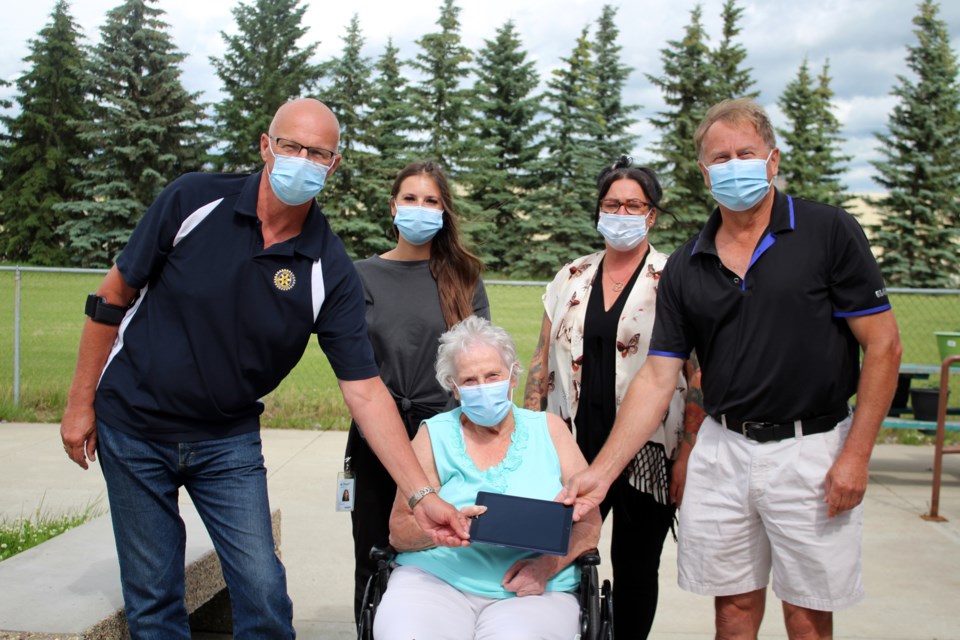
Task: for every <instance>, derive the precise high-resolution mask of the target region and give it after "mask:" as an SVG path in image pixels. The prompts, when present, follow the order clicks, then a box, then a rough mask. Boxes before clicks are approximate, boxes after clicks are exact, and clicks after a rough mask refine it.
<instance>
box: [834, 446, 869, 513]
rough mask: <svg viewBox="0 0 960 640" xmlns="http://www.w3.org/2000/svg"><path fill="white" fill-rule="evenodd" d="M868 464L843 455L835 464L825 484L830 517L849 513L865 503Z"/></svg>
mask: <svg viewBox="0 0 960 640" xmlns="http://www.w3.org/2000/svg"><path fill="white" fill-rule="evenodd" d="M868 464H869V463H868V462H860V461H858V460H856V459H854V458H852V457H850V456H844V455H843V454H842V453H841V454H840V457H838V458H837V460H836V462H834V463H833V466H832V467H830V471H828V472H827V478H826V482H825V488H826V497H825V498H824V502H826V503H827V505H828V508H827V516H828V517H830V518H832V517H834V516H836V515H838V514H841V513H843V512H844V511H849V510H850V509H853V508H854V507H856V506H857V505H858V504H860V503H861V502H862V501H863V495H864V494H865V493H866V492H867V479H868V475H869V470H868Z"/></svg>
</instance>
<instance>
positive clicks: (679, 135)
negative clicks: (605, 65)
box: [647, 5, 717, 252]
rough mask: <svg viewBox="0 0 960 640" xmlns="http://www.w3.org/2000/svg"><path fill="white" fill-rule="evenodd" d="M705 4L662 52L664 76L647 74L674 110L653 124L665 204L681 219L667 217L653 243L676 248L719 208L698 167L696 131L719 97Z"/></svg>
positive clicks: (666, 248) (663, 248) (663, 217)
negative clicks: (657, 134)
mask: <svg viewBox="0 0 960 640" xmlns="http://www.w3.org/2000/svg"><path fill="white" fill-rule="evenodd" d="M702 17H703V13H702V11H701V8H700V5H697V6H696V7H694V8H693V10H692V11H691V12H690V24H688V25H687V27H686V28H685V30H684V31H685V33H684V37H683V39H682V40H670V41H668V42H667V47H666V48H664V49H662V50H661V58H662V60H663V74H662V75H660V76H653V75H650V74H647V78H648V79H649V80H650V82H652V83H653V84H654V85H655V86H657V87H659V88H660V90H661V91H662V92H663V100H664V102H665V103H666V105H667V108H668V110H667V111H665V112H661V113H659V114H658V115H657V117H653V118H651V119H650V122H651V123H652V124H653V125H654V126H655V127H656V128H657V129H659V130H660V132H661V137H660V140H659V141H658V142H657V144H656V145H655V147H654V148H655V149H656V152H657V155H659V156H660V158H661V160H660V161H658V162H656V163H654V168H655V169H656V170H657V171H658V173H659V174H660V175H659V177H660V179H661V182H662V183H663V186H664V199H663V205H664V206H665V207H666V208H667V209H668V210H670V211H671V212H673V214H674V215H675V216H676V218H671V217H670V216H666V215H661V216H659V217H658V219H657V223H658V224H657V227H658V228H657V231H656V235H655V237H653V238H652V239H651V242H653V244H654V245H655V246H656V247H657V248H658V249H659V250H660V251H666V252H670V251H673V249H675V248H676V247H677V246H679V245H680V244H682V243H683V242H685V241H686V240H687V239H688V238H690V237H692V236H693V235H694V234H696V233H697V232H698V231H699V230H700V229H701V228H702V227H703V224H704V222H706V219H707V217H708V216H709V214H710V212H711V211H712V210H713V208H714V206H715V205H714V200H713V197H712V196H711V194H710V191H709V190H708V189H707V188H706V186H705V185H704V182H703V175H702V174H701V173H700V168H699V167H698V165H697V151H696V147H695V145H694V143H693V134H694V133H695V132H696V130H697V127H698V126H699V125H700V122H701V121H702V120H703V116H704V115H705V114H706V112H707V109H708V108H710V106H712V102H713V99H714V89H713V87H714V86H715V85H714V82H715V80H716V78H717V69H716V66H715V65H714V64H713V62H712V61H711V54H710V49H709V47H708V46H707V38H708V36H707V34H706V32H705V31H704V29H703V24H702Z"/></svg>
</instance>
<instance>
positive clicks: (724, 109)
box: [693, 98, 777, 160]
mask: <svg viewBox="0 0 960 640" xmlns="http://www.w3.org/2000/svg"><path fill="white" fill-rule="evenodd" d="M716 122H732V123H736V124H740V123H743V122H749V123H750V124H752V125H753V126H754V128H756V130H757V133H759V134H760V137H761V138H762V139H763V142H764V144H766V145H767V146H768V147H770V149H774V148H776V146H777V135H776V134H775V133H774V132H773V125H772V124H770V118H769V117H768V116H767V112H766V111H764V110H763V107H761V106H760V105H759V104H757V102H756V101H755V100H754V99H753V98H736V99H734V100H724V101H723V102H719V103H717V104H715V105H713V106H712V107H710V110H709V111H707V115H705V116H704V117H703V122H701V123H700V126H699V127H697V131H696V133H694V134H693V143H694V144H695V145H696V147H697V160H703V139H704V138H705V137H706V135H707V130H708V129H710V127H711V126H713V125H714V123H716Z"/></svg>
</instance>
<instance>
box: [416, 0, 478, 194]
mask: <svg viewBox="0 0 960 640" xmlns="http://www.w3.org/2000/svg"><path fill="white" fill-rule="evenodd" d="M459 16H460V7H458V6H457V4H456V2H455V0H443V5H442V6H441V8H440V18H439V19H438V20H437V25H438V26H439V27H440V31H438V32H434V33H428V34H426V35H424V36H422V37H421V38H420V39H419V40H417V44H418V45H419V46H420V51H419V53H417V55H416V58H415V59H414V60H413V62H412V63H411V66H412V67H413V68H414V69H415V70H416V71H418V72H419V73H420V75H421V76H422V77H423V79H422V81H421V82H420V83H419V84H417V85H416V87H415V88H414V91H413V98H414V105H415V107H416V118H417V120H416V126H417V129H418V130H419V131H421V132H422V134H423V136H424V138H425V140H424V142H423V143H422V146H421V150H422V156H423V159H425V160H434V161H437V162H439V163H440V164H441V165H442V166H443V167H444V169H445V170H446V171H447V172H448V173H449V174H450V176H451V177H456V176H457V174H458V172H459V169H460V164H461V162H462V160H463V159H464V158H465V157H466V156H467V148H466V140H465V138H464V135H463V132H464V128H465V124H466V122H467V119H468V117H469V109H470V89H469V88H466V87H461V83H462V82H463V81H464V79H465V78H466V77H467V76H468V75H469V73H470V69H469V67H468V64H469V62H470V60H471V57H472V56H471V55H470V50H469V49H468V48H467V47H465V46H463V45H462V44H461V42H460V18H459Z"/></svg>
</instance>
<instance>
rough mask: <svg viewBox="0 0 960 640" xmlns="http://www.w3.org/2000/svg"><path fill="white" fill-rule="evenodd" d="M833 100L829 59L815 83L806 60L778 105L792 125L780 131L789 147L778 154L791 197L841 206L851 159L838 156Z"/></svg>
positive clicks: (841, 140) (836, 126) (839, 141)
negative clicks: (845, 166) (842, 179)
mask: <svg viewBox="0 0 960 640" xmlns="http://www.w3.org/2000/svg"><path fill="white" fill-rule="evenodd" d="M832 98H833V91H832V90H831V89H830V63H829V61H827V62H825V63H824V65H823V71H822V73H821V74H820V77H819V79H818V80H817V82H816V83H815V82H814V79H813V77H812V76H811V75H810V67H809V64H808V63H807V60H806V59H804V60H803V63H802V64H801V65H800V69H799V71H798V72H797V77H796V78H795V79H794V80H792V81H791V82H790V83H789V84H788V85H787V86H786V88H785V89H784V91H783V94H782V95H781V96H780V100H779V101H778V104H779V105H780V109H781V110H782V111H783V114H784V115H785V116H786V118H787V123H788V125H789V126H788V127H786V128H782V129H781V128H778V129H777V133H779V134H780V137H781V140H782V141H783V142H784V143H785V144H786V146H787V147H788V148H787V149H784V150H782V152H781V155H780V176H781V177H782V178H784V179H785V180H786V191H787V192H788V193H789V194H791V195H793V196H797V197H800V198H807V199H808V200H816V201H818V202H824V203H827V204H832V205H836V206H838V207H842V206H844V205H845V203H846V201H847V197H846V194H845V193H844V187H843V185H842V184H841V182H840V175H841V174H842V173H843V164H844V163H846V162H848V161H849V160H850V157H849V156H844V155H841V154H840V152H839V147H840V145H841V144H842V142H843V139H842V138H841V137H840V121H839V120H837V117H836V116H835V115H833V111H832V107H833V105H832V104H831V99H832Z"/></svg>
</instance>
